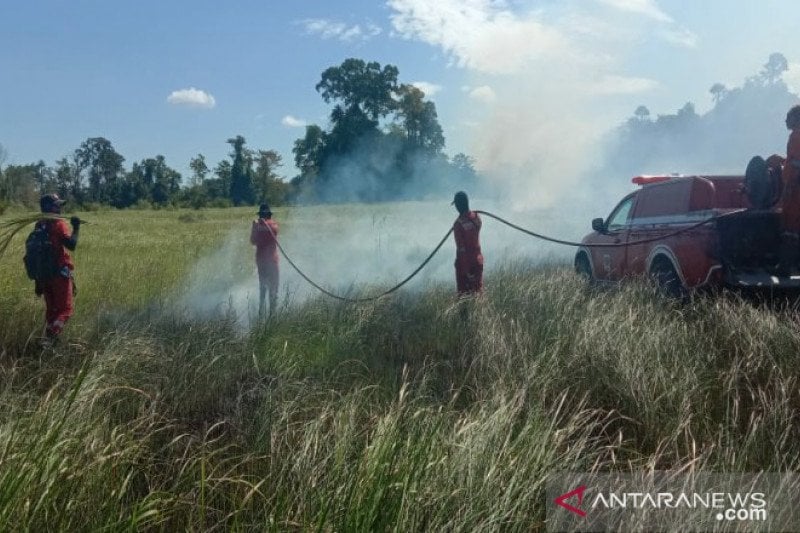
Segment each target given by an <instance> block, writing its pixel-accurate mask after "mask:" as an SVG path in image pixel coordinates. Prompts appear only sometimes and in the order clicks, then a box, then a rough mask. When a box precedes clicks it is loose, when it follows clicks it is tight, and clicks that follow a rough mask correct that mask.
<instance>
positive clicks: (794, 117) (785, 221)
mask: <svg viewBox="0 0 800 533" xmlns="http://www.w3.org/2000/svg"><path fill="white" fill-rule="evenodd" d="M786 127H787V128H788V129H789V130H791V133H790V134H789V141H788V143H787V146H786V159H785V160H784V161H783V171H782V173H781V181H782V182H783V193H782V194H781V199H780V204H779V205H780V207H781V231H782V234H781V257H780V263H781V265H780V266H781V270H782V271H784V272H785V273H786V274H789V273H791V272H792V270H793V269H794V268H795V267H796V265H797V260H798V257H800V105H796V106H794V107H792V108H791V109H790V110H789V112H788V113H787V114H786Z"/></svg>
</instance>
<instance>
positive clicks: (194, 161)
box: [189, 154, 209, 186]
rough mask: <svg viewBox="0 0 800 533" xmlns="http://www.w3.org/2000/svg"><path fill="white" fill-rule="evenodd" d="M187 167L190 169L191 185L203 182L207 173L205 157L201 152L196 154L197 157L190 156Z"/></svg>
mask: <svg viewBox="0 0 800 533" xmlns="http://www.w3.org/2000/svg"><path fill="white" fill-rule="evenodd" d="M189 168H190V169H192V181H191V185H192V186H196V185H200V184H201V183H203V180H205V179H206V176H207V175H208V173H209V168H208V165H207V164H206V157H205V156H204V155H203V154H197V157H193V158H191V159H190V160H189Z"/></svg>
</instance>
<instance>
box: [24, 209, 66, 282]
mask: <svg viewBox="0 0 800 533" xmlns="http://www.w3.org/2000/svg"><path fill="white" fill-rule="evenodd" d="M48 229H49V224H47V222H39V223H37V224H36V227H34V228H33V231H32V232H31V233H30V235H28V239H27V240H26V241H25V257H24V258H23V261H24V263H25V272H26V273H27V274H28V277H29V278H30V279H32V280H34V281H47V280H49V279H52V278H53V277H55V276H56V274H57V273H58V263H57V261H56V254H55V250H53V245H52V243H51V242H50V232H49V231H48Z"/></svg>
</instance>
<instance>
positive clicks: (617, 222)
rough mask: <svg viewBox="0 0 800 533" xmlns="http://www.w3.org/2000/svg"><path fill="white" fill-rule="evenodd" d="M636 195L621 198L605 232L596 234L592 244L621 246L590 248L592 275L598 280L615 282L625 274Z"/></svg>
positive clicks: (608, 220)
mask: <svg viewBox="0 0 800 533" xmlns="http://www.w3.org/2000/svg"><path fill="white" fill-rule="evenodd" d="M635 200H636V193H633V194H631V195H629V196H626V197H625V198H623V200H622V201H621V202H620V203H619V204H618V205H617V207H615V208H614V210H613V211H611V214H610V215H609V216H608V218H607V219H606V221H605V232H603V233H600V234H597V235H595V236H594V238H593V239H592V243H597V244H619V245H622V246H600V247H592V248H591V254H592V263H593V264H594V274H595V276H596V277H597V278H599V279H604V280H609V281H617V280H619V279H621V278H622V277H623V276H624V275H625V274H626V272H625V257H626V246H624V244H625V243H626V242H628V237H629V233H630V220H631V214H632V213H633V203H634V201H635Z"/></svg>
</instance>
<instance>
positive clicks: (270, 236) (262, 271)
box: [250, 204, 278, 317]
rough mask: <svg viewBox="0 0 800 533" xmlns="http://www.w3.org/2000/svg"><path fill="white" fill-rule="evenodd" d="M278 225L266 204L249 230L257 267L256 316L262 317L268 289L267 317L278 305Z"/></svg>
mask: <svg viewBox="0 0 800 533" xmlns="http://www.w3.org/2000/svg"><path fill="white" fill-rule="evenodd" d="M277 237H278V223H277V222H275V221H274V220H272V211H271V210H270V208H269V205H267V204H261V207H260V208H259V210H258V220H254V221H253V226H252V228H251V229H250V243H251V244H253V245H255V247H256V266H257V267H258V281H259V306H258V315H259V316H260V317H263V316H264V312H265V307H266V305H265V304H266V302H265V300H266V295H267V289H269V316H270V317H271V316H272V315H273V314H274V313H275V308H276V307H277V305H278V241H277V240H276V239H277Z"/></svg>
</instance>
